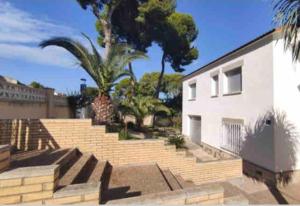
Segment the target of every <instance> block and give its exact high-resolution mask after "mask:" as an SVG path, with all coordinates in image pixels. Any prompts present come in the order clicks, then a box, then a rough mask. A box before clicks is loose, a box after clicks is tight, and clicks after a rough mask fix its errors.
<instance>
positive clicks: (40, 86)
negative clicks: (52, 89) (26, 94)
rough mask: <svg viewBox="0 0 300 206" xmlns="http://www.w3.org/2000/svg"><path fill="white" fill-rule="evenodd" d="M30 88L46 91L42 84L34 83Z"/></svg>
mask: <svg viewBox="0 0 300 206" xmlns="http://www.w3.org/2000/svg"><path fill="white" fill-rule="evenodd" d="M29 86H30V87H32V88H35V89H44V88H45V86H44V85H42V84H40V83H39V82H36V81H33V82H31V83H30V84H29Z"/></svg>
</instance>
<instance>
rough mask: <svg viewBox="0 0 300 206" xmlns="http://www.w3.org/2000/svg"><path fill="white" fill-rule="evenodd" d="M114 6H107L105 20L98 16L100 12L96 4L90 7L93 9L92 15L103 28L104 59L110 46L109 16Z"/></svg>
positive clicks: (110, 29) (110, 26)
mask: <svg viewBox="0 0 300 206" xmlns="http://www.w3.org/2000/svg"><path fill="white" fill-rule="evenodd" d="M115 7H116V5H115V6H109V7H108V8H107V9H108V11H107V16H106V17H105V18H103V17H101V15H100V11H99V8H98V6H97V4H94V5H93V6H92V8H93V13H94V15H95V16H96V18H97V19H98V20H99V22H100V23H101V25H102V27H103V32H104V42H103V43H104V45H105V52H104V58H105V59H106V58H107V56H108V54H109V52H110V49H111V46H112V42H113V40H112V25H111V16H112V14H113V11H114V9H115Z"/></svg>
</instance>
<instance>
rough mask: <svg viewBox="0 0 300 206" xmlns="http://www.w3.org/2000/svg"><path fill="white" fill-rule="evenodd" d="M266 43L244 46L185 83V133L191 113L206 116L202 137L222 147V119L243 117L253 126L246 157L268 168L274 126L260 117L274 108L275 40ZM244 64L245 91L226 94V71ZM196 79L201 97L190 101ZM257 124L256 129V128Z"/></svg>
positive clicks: (203, 118)
mask: <svg viewBox="0 0 300 206" xmlns="http://www.w3.org/2000/svg"><path fill="white" fill-rule="evenodd" d="M257 43H261V44H262V45H260V46H257V47H256V48H253V45H252V46H251V45H250V46H249V47H246V48H244V49H243V50H241V51H242V52H241V51H240V52H239V53H242V54H240V55H238V54H234V56H233V55H231V57H230V56H229V57H227V60H226V61H224V63H222V64H219V65H217V66H215V67H214V68H212V69H209V70H207V71H204V72H202V73H200V74H198V75H196V76H195V77H192V78H190V79H187V80H185V81H184V82H183V115H182V118H183V119H182V121H183V130H182V132H183V134H184V135H186V136H187V137H188V136H189V135H190V131H189V127H190V125H189V116H190V115H198V116H201V118H202V128H201V134H199V136H201V140H202V141H203V142H204V143H207V144H209V145H212V146H214V147H217V148H221V139H222V119H223V118H231V119H242V120H243V121H244V124H245V125H246V126H248V127H249V128H250V130H247V131H248V135H247V136H248V137H249V138H247V139H248V140H247V145H246V147H245V148H243V152H242V155H243V158H244V159H247V160H249V161H251V162H254V163H256V164H258V165H261V166H263V167H265V168H267V169H270V170H274V167H275V165H274V162H275V160H274V157H275V154H274V144H273V128H272V126H266V125H265V124H256V123H261V122H259V121H258V120H259V119H260V117H263V116H264V115H265V114H266V113H267V111H270V110H272V108H273V86H274V85H273V69H272V68H273V46H274V44H273V42H272V41H271V40H266V39H262V40H260V42H256V43H255V44H257ZM239 64H240V66H242V82H243V83H242V87H243V90H242V93H241V94H237V95H231V96H223V90H224V78H223V70H228V69H231V67H233V68H234V67H235V66H237V65H239ZM215 73H219V95H218V97H211V75H212V74H215ZM193 81H196V83H197V91H196V92H197V97H196V99H195V100H189V83H190V82H193ZM255 125H256V128H255Z"/></svg>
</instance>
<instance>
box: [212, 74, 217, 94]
mask: <svg viewBox="0 0 300 206" xmlns="http://www.w3.org/2000/svg"><path fill="white" fill-rule="evenodd" d="M218 95H219V75H215V76H213V77H211V96H212V97H217V96H218Z"/></svg>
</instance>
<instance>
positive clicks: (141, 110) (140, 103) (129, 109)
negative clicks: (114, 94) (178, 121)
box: [119, 95, 170, 129]
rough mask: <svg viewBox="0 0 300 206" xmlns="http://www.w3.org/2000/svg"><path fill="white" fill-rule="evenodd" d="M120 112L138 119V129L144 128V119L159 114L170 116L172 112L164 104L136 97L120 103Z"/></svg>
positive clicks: (151, 99)
mask: <svg viewBox="0 0 300 206" xmlns="http://www.w3.org/2000/svg"><path fill="white" fill-rule="evenodd" d="M119 110H120V111H121V112H122V114H123V115H133V116H134V117H135V118H136V125H137V127H138V129H141V127H142V126H143V121H144V118H145V117H147V116H148V115H151V114H155V113H157V112H165V113H167V114H170V110H169V109H168V108H167V107H166V106H164V105H163V103H162V102H161V101H160V100H158V99H155V98H153V97H149V96H146V97H145V96H141V95H138V96H134V97H132V98H131V99H124V100H122V101H121V102H120V105H119Z"/></svg>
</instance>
